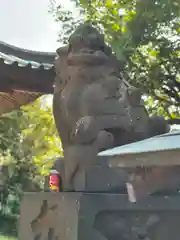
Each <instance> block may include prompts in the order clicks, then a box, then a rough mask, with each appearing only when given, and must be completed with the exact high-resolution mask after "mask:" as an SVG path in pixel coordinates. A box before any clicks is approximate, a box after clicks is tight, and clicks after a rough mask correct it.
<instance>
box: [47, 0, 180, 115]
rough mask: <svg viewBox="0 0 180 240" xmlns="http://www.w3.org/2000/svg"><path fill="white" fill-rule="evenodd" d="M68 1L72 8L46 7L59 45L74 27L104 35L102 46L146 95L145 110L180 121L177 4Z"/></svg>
mask: <svg viewBox="0 0 180 240" xmlns="http://www.w3.org/2000/svg"><path fill="white" fill-rule="evenodd" d="M71 2H72V6H73V4H74V7H72V8H71V10H69V9H66V8H65V7H63V6H62V5H59V6H56V5H55V4H52V5H51V12H52V13H53V14H54V17H55V19H56V21H59V22H60V24H61V26H62V28H61V29H62V30H61V32H60V39H61V41H62V38H63V39H64V42H66V41H67V39H68V37H69V36H70V34H71V33H72V31H73V30H74V28H75V27H76V26H77V25H79V23H82V22H84V21H89V22H91V23H92V24H93V25H94V26H96V27H97V28H99V29H100V31H101V32H103V33H104V34H105V39H106V42H107V43H109V44H110V45H111V47H112V49H113V51H114V52H115V53H116V55H117V57H118V58H119V59H120V60H121V63H122V72H123V74H124V76H125V78H126V79H127V80H128V81H129V82H130V83H132V84H133V85H135V86H137V87H139V88H140V89H141V90H142V92H143V93H145V94H146V96H148V97H147V98H146V102H147V104H148V109H149V111H150V112H151V113H152V112H153V113H154V112H156V113H160V114H161V115H164V116H165V117H166V118H168V119H174V118H180V114H179V113H180V72H179V68H180V4H179V1H178V0H169V1H165V0H153V1H149V0H136V1H130V0H71ZM51 3H52V2H51ZM55 6H56V7H55ZM155 109H156V110H155Z"/></svg>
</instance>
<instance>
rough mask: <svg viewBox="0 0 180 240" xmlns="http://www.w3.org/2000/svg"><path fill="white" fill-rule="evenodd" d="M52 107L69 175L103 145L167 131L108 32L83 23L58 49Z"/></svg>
mask: <svg viewBox="0 0 180 240" xmlns="http://www.w3.org/2000/svg"><path fill="white" fill-rule="evenodd" d="M57 54H58V58H57V59H56V62H55V69H56V79H55V87H54V99H53V111H54V118H55V123H56V127H57V129H58V132H59V134H60V137H61V140H62V144H63V149H64V157H65V181H66V183H68V184H70V183H71V188H72V189H73V179H74V177H75V175H76V174H77V173H78V171H79V170H80V169H81V168H84V169H86V168H88V167H89V166H90V165H92V164H93V160H94V158H95V157H96V155H97V153H98V152H99V151H101V150H105V149H107V148H111V147H114V146H120V145H123V144H127V143H130V142H133V141H138V140H142V139H145V138H148V137H151V136H154V135H158V134H161V133H165V132H167V131H168V126H167V125H166V123H165V121H164V119H162V118H160V117H154V118H149V116H148V114H147V112H146V110H145V107H144V104H143V101H142V99H141V92H140V91H139V90H138V89H137V88H135V87H132V86H131V85H130V84H128V83H127V82H126V81H125V80H124V79H123V76H122V75H121V64H120V62H119V61H118V59H117V58H116V56H115V55H114V54H113V53H112V50H111V48H110V47H109V46H108V45H107V44H105V41H104V36H103V35H102V34H100V33H99V32H98V31H97V30H96V29H95V28H93V27H92V26H91V25H89V24H83V25H80V26H79V27H78V28H77V29H76V31H75V32H74V33H73V34H72V35H71V37H70V39H69V44H68V46H66V47H63V48H60V49H58V50H57Z"/></svg>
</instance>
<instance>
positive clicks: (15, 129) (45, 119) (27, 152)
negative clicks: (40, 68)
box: [0, 99, 62, 213]
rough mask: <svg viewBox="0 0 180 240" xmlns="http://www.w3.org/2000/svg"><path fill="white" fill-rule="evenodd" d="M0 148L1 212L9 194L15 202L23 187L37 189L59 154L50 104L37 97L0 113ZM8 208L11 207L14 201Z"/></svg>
mask: <svg viewBox="0 0 180 240" xmlns="http://www.w3.org/2000/svg"><path fill="white" fill-rule="evenodd" d="M0 150H1V151H0V166H1V169H0V206H1V207H0V211H1V212H3V213H4V212H6V210H7V206H9V203H8V202H9V199H10V198H12V196H13V198H15V199H16V201H17V202H19V201H18V199H19V198H20V197H21V195H22V193H23V192H24V191H40V190H41V189H42V188H43V182H44V177H43V175H46V174H47V173H48V170H49V168H50V167H51V165H52V164H53V159H54V158H55V157H57V156H59V155H62V148H61V142H60V139H59V137H58V135H57V132H56V129H55V125H54V121H53V115H52V112H51V106H49V105H47V104H46V102H45V101H44V100H43V99H38V100H36V101H35V102H34V103H32V104H30V105H27V106H24V107H22V108H21V109H20V110H16V111H13V112H10V113H8V114H5V115H3V116H1V118H0ZM4 166H7V167H8V170H7V168H4ZM10 208H11V211H13V209H14V205H13V206H12V207H10ZM17 212H18V208H16V213H17Z"/></svg>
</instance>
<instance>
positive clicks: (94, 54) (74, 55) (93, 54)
mask: <svg viewBox="0 0 180 240" xmlns="http://www.w3.org/2000/svg"><path fill="white" fill-rule="evenodd" d="M108 59H109V58H108V56H107V55H106V54H105V53H104V52H103V51H92V50H89V49H81V50H79V51H78V52H77V51H76V52H75V51H72V52H71V53H69V54H68V58H67V62H68V65H79V64H83V65H84V64H85V65H86V64H90V65H97V64H98V65H102V64H104V63H106V62H107V61H108Z"/></svg>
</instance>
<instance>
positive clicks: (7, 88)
mask: <svg viewBox="0 0 180 240" xmlns="http://www.w3.org/2000/svg"><path fill="white" fill-rule="evenodd" d="M55 56H56V53H55V52H54V53H50V52H38V51H30V50H27V49H22V48H18V47H15V46H12V45H9V44H6V43H4V42H0V114H3V113H5V112H8V111H11V110H12V109H16V108H19V107H20V106H22V105H24V104H28V103H30V102H32V101H33V100H35V99H36V98H38V97H39V96H41V95H42V94H48V93H52V92H53V82H54V76H55V72H54V66H53V65H54V59H55Z"/></svg>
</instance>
